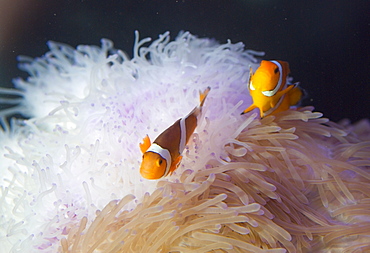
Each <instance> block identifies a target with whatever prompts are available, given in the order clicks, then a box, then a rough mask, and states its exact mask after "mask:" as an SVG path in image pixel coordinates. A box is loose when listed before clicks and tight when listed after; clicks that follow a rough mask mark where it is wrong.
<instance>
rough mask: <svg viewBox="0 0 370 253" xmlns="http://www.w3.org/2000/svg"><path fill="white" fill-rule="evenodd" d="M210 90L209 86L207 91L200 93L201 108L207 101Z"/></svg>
mask: <svg viewBox="0 0 370 253" xmlns="http://www.w3.org/2000/svg"><path fill="white" fill-rule="evenodd" d="M210 90H211V87H209V86H208V87H207V89H205V90H204V91H203V92H201V91H199V101H200V105H199V107H202V106H203V104H204V101H205V100H206V98H207V95H208V93H209V91H210Z"/></svg>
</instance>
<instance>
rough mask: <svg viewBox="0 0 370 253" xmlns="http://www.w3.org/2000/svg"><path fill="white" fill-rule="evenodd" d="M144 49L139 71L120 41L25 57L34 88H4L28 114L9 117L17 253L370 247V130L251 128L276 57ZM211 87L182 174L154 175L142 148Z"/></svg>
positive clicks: (271, 122)
mask: <svg viewBox="0 0 370 253" xmlns="http://www.w3.org/2000/svg"><path fill="white" fill-rule="evenodd" d="M138 38H139V36H138V33H137V34H136V41H135V45H134V50H133V57H132V59H130V57H128V56H127V55H126V54H125V53H124V52H122V51H120V50H116V49H115V48H114V47H113V43H112V42H111V41H109V40H106V39H103V40H102V45H101V47H96V46H78V47H77V49H73V48H71V47H70V46H68V45H65V44H61V43H55V42H49V44H48V45H49V48H50V52H48V53H46V54H45V55H44V56H42V57H41V58H36V59H31V58H28V57H20V58H19V60H20V67H21V69H23V70H25V71H26V72H27V73H28V74H29V77H28V78H27V79H26V80H23V79H16V80H15V82H14V83H15V87H16V89H14V90H8V89H1V90H0V93H2V94H3V95H4V94H5V95H12V98H10V99H8V98H3V99H1V100H0V102H2V103H7V104H11V105H12V104H16V105H15V106H14V107H10V108H8V109H6V110H3V111H0V118H1V122H0V123H1V124H2V126H3V129H2V130H1V131H0V137H1V145H0V151H1V164H0V170H1V179H0V185H1V188H0V189H1V197H0V210H1V219H0V224H1V226H0V242H1V245H2V250H3V251H5V252H57V251H58V252H209V251H212V252H365V251H367V250H370V243H369V241H370V232H369V231H370V212H369V210H370V171H369V169H370V140H369V136H370V134H369V133H370V123H369V121H367V120H363V121H360V122H358V123H357V124H355V125H351V124H350V123H349V122H347V121H342V122H341V123H334V122H331V121H330V120H328V119H326V118H323V117H322V116H323V115H322V113H319V112H315V111H314V108H313V107H310V106H308V107H298V108H291V109H289V110H287V111H284V112H281V113H278V114H276V115H271V116H267V117H265V118H263V119H260V118H259V117H258V116H257V115H258V114H257V113H249V114H246V115H240V113H241V112H242V111H243V110H244V109H245V108H247V107H248V106H249V105H250V104H251V98H250V96H249V94H248V90H247V81H248V80H247V79H248V75H249V67H250V66H251V67H252V68H254V69H255V68H256V67H257V62H258V60H257V59H256V58H257V57H259V56H262V54H261V53H258V52H255V51H252V50H245V49H244V45H243V44H242V43H236V44H233V43H231V42H230V41H228V42H227V43H225V44H219V43H217V42H216V41H214V40H211V39H201V38H197V37H196V36H193V35H191V34H190V33H188V32H185V33H180V34H179V36H178V37H177V38H176V39H175V40H174V41H170V36H169V33H165V34H163V35H160V36H159V39H157V40H155V41H154V42H152V43H151V44H150V45H149V46H145V44H146V43H148V42H149V41H150V39H143V40H139V39H138ZM208 86H209V87H211V92H210V93H209V96H208V98H207V100H206V102H205V104H204V108H203V112H202V115H201V118H200V121H199V124H198V127H197V129H196V132H195V133H194V134H193V136H192V138H191V140H190V141H189V143H188V145H187V147H186V149H185V151H184V153H183V156H184V158H183V161H182V163H181V165H180V167H179V168H178V169H177V170H176V171H175V172H174V174H173V175H171V176H169V177H167V178H165V179H162V180H145V179H143V178H141V176H140V173H139V166H140V162H141V152H140V149H139V143H140V142H141V140H142V138H143V137H145V135H146V134H148V135H149V136H150V137H151V138H152V139H154V138H155V137H156V136H157V135H158V134H159V133H160V132H161V131H163V130H164V129H166V128H167V127H168V126H169V125H171V124H172V123H173V122H174V121H176V120H177V119H178V118H180V117H183V116H185V115H186V114H187V113H189V112H190V111H191V110H192V109H193V108H194V107H195V106H196V105H197V104H198V102H199V98H198V94H199V91H202V90H204V89H205V88H206V87H208ZM13 113H19V114H23V115H24V116H26V117H28V119H27V120H21V119H18V120H14V119H13V120H11V122H10V123H8V122H7V120H6V117H7V116H9V115H10V114H13Z"/></svg>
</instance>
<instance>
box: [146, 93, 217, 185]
mask: <svg viewBox="0 0 370 253" xmlns="http://www.w3.org/2000/svg"><path fill="white" fill-rule="evenodd" d="M209 91H210V88H209V87H208V88H207V89H206V90H205V91H204V92H203V93H200V105H199V106H198V107H195V108H194V110H192V111H191V112H190V113H189V114H188V115H187V116H186V117H184V118H181V119H179V120H177V121H176V122H175V123H174V124H173V125H172V126H170V127H169V128H167V129H166V130H164V132H162V133H161V134H160V135H159V136H158V137H157V138H156V139H155V140H154V142H153V143H151V142H150V139H149V136H148V135H147V136H146V137H145V138H144V139H143V143H140V150H141V152H142V153H143V161H142V162H141V166H140V174H141V176H142V177H144V178H146V179H159V178H162V177H165V176H167V175H168V174H170V173H172V172H173V171H174V170H175V169H177V167H178V166H179V164H180V162H181V159H182V156H181V153H182V152H183V150H184V149H185V145H186V143H187V142H188V141H189V139H190V136H191V135H192V134H193V132H194V130H195V128H196V126H197V121H198V115H199V114H200V113H201V111H202V107H203V104H204V101H205V99H206V97H207V95H208V92H209Z"/></svg>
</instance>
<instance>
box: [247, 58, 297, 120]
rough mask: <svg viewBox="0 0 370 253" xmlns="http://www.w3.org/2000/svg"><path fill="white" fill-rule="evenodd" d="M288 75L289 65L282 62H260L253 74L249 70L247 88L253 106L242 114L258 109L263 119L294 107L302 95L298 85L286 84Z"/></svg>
mask: <svg viewBox="0 0 370 253" xmlns="http://www.w3.org/2000/svg"><path fill="white" fill-rule="evenodd" d="M289 73H290V69H289V64H288V63H287V62H284V61H262V62H261V65H260V66H259V68H258V69H257V70H256V72H255V73H253V70H252V68H251V69H250V76H249V85H248V88H249V92H250V95H251V97H252V99H253V104H252V105H251V106H249V107H248V108H247V109H245V110H244V111H243V112H242V114H244V113H247V112H250V111H252V110H253V109H255V108H258V109H259V110H260V115H261V118H263V117H265V116H267V115H269V114H274V113H277V112H281V111H285V110H288V109H289V107H290V106H292V105H296V104H297V103H298V102H299V100H301V97H302V94H303V93H302V90H301V89H300V88H299V87H297V85H298V83H295V84H290V83H288V80H287V77H288V75H289Z"/></svg>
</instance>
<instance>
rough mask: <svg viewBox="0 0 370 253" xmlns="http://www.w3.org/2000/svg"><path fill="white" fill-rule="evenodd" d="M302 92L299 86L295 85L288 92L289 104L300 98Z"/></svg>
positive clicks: (296, 101) (295, 102)
mask: <svg viewBox="0 0 370 253" xmlns="http://www.w3.org/2000/svg"><path fill="white" fill-rule="evenodd" d="M302 96H303V92H302V90H301V89H300V88H299V87H297V86H296V87H295V88H294V89H292V90H291V91H290V92H289V104H290V105H296V104H298V102H299V101H300V100H301V98H302Z"/></svg>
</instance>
